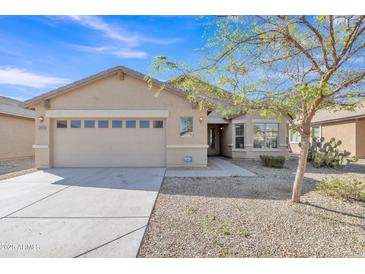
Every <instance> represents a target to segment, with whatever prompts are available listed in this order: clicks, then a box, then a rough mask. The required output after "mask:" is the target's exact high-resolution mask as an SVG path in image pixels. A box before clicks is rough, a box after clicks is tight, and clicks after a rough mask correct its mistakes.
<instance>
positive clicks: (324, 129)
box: [290, 107, 365, 158]
mask: <svg viewBox="0 0 365 274" xmlns="http://www.w3.org/2000/svg"><path fill="white" fill-rule="evenodd" d="M312 136H313V137H319V138H320V137H324V139H325V141H329V140H330V139H331V138H332V137H334V138H335V139H336V140H341V141H342V144H341V146H340V148H341V149H345V150H347V151H349V152H351V154H352V155H353V156H356V157H358V158H365V107H358V108H356V109H355V111H353V112H352V111H345V110H342V111H336V112H333V111H319V112H318V113H317V114H316V115H315V116H314V118H313V121H312ZM299 143H300V136H299V134H298V133H291V134H290V148H291V150H292V151H293V152H294V153H299V150H300V148H299Z"/></svg>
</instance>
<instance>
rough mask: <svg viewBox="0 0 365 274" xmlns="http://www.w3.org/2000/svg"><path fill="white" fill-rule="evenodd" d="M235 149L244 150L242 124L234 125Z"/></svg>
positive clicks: (243, 129) (243, 128)
mask: <svg viewBox="0 0 365 274" xmlns="http://www.w3.org/2000/svg"><path fill="white" fill-rule="evenodd" d="M235 148H241V149H243V148H245V127H244V124H236V125H235Z"/></svg>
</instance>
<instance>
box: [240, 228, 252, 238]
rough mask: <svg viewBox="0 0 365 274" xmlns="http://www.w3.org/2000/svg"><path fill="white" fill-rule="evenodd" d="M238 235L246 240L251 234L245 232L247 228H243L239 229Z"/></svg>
mask: <svg viewBox="0 0 365 274" xmlns="http://www.w3.org/2000/svg"><path fill="white" fill-rule="evenodd" d="M239 234H240V235H241V236H242V237H245V238H248V237H250V236H251V233H250V231H248V230H247V228H245V227H240V229H239Z"/></svg>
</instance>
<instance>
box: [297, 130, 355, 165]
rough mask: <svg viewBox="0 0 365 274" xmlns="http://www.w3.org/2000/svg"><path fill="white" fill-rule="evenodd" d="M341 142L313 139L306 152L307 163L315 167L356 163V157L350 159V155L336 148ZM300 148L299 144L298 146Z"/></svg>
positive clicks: (333, 139)
mask: <svg viewBox="0 0 365 274" xmlns="http://www.w3.org/2000/svg"><path fill="white" fill-rule="evenodd" d="M341 144H342V142H341V141H340V140H339V141H336V139H335V138H331V139H330V140H329V141H328V142H325V141H324V138H323V137H322V138H320V139H319V138H313V140H312V143H311V145H310V147H309V151H308V162H311V163H312V164H313V166H315V167H335V168H336V167H343V166H346V165H348V164H350V163H352V162H356V161H357V158H356V157H350V155H351V153H350V152H349V151H346V150H340V149H339V148H338V147H339V146H340V145H341ZM299 146H301V144H299Z"/></svg>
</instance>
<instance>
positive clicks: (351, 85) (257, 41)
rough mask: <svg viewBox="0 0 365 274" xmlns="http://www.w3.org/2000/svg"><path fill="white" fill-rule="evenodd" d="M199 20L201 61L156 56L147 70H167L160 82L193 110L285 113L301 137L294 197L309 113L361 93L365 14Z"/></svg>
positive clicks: (356, 99)
mask: <svg viewBox="0 0 365 274" xmlns="http://www.w3.org/2000/svg"><path fill="white" fill-rule="evenodd" d="M204 20H205V22H204V24H206V25H208V27H207V30H206V34H205V36H206V46H205V47H204V48H203V49H201V54H202V58H201V62H200V63H199V64H193V65H191V64H187V63H182V62H174V61H171V60H170V59H169V58H168V57H166V56H158V57H156V58H155V60H154V62H153V64H152V67H153V69H154V73H161V72H167V73H169V75H170V76H172V79H171V80H170V81H169V82H168V83H167V85H174V86H178V87H180V88H181V89H183V90H185V91H186V93H187V96H188V99H189V100H191V101H193V102H195V103H197V104H199V106H200V107H201V108H208V109H209V108H211V109H215V110H217V111H218V112H220V113H222V115H224V116H227V117H228V116H230V115H241V114H246V113H259V114H261V115H263V116H276V117H282V118H285V119H286V120H287V121H288V123H289V125H290V127H291V130H293V131H296V132H299V134H300V136H301V143H302V146H301V151H300V155H299V161H298V167H297V172H296V176H295V181H294V185H293V193H292V201H293V202H300V196H301V191H302V184H303V179H304V173H305V168H306V164H307V155H308V149H309V146H310V141H311V121H312V119H313V117H314V115H315V114H316V112H317V111H319V110H334V111H336V110H340V109H347V110H354V109H355V107H356V106H358V105H359V104H360V103H361V102H362V100H363V99H362V98H364V97H365V91H364V84H365V16H225V17H214V18H212V17H208V18H205V19H204ZM206 21H207V22H206ZM147 81H148V82H149V83H152V82H151V81H149V79H147ZM162 89H163V88H162Z"/></svg>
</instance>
